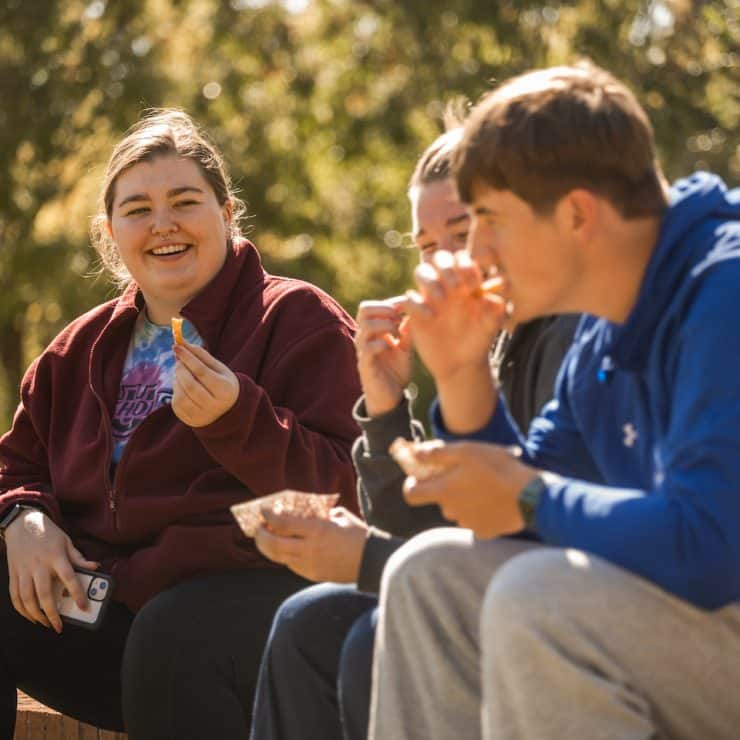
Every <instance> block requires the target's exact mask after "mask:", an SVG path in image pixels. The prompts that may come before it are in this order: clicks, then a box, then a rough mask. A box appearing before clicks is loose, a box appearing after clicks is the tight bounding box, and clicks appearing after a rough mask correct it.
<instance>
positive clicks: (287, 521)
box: [255, 507, 368, 583]
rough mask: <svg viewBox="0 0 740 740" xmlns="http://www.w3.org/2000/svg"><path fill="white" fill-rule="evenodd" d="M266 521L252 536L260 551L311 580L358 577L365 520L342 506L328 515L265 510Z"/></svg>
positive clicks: (365, 526)
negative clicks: (320, 516) (311, 515)
mask: <svg viewBox="0 0 740 740" xmlns="http://www.w3.org/2000/svg"><path fill="white" fill-rule="evenodd" d="M264 517H265V524H264V525H263V526H262V527H260V528H259V529H258V530H257V532H256V536H255V542H256V544H257V547H258V548H259V550H260V552H261V553H262V554H263V555H264V556H265V557H268V558H270V560H273V561H274V562H276V563H283V564H284V565H287V566H288V567H289V568H290V569H291V570H292V571H293V572H294V573H297V574H298V575H300V576H303V577H304V578H308V579H309V580H311V581H333V582H334V583H352V582H354V581H356V580H357V577H358V574H359V570H360V563H361V562H362V554H363V551H364V549H365V540H366V538H367V529H368V527H367V524H365V522H363V521H362V520H361V519H359V518H358V517H356V516H355V515H354V514H352V513H351V512H349V511H347V510H346V509H344V508H342V507H337V508H335V509H332V510H331V512H330V514H329V515H328V517H327V518H318V517H310V518H305V517H303V516H296V515H295V514H289V513H286V512H282V513H280V512H276V511H274V510H270V509H267V510H265V511H264Z"/></svg>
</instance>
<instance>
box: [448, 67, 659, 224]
mask: <svg viewBox="0 0 740 740" xmlns="http://www.w3.org/2000/svg"><path fill="white" fill-rule="evenodd" d="M453 177H455V180H456V184H457V189H458V192H459V195H460V198H461V200H462V201H463V202H466V203H469V202H470V201H471V200H472V188H473V185H474V183H476V182H480V183H483V184H486V185H489V186H490V187H492V188H494V189H496V190H509V191H511V192H513V193H514V194H515V195H517V196H518V197H520V198H522V200H525V201H526V202H527V203H529V205H530V206H532V208H533V209H534V210H535V212H537V213H540V214H544V213H549V212H550V211H551V210H552V208H553V207H554V206H555V204H556V203H557V202H558V201H559V200H560V199H561V198H562V197H563V196H564V195H566V194H567V193H568V192H569V191H570V190H573V189H574V188H586V189H588V190H592V191H594V192H597V193H598V194H599V195H601V196H603V197H605V198H607V199H608V200H609V201H610V202H611V203H612V205H613V206H614V207H615V208H617V210H619V212H620V213H621V214H622V216H623V217H624V218H637V217H642V216H650V215H659V214H660V213H662V212H663V211H664V210H665V208H666V206H667V202H668V201H667V192H666V186H665V180H664V178H663V175H662V173H661V169H660V165H659V164H658V161H657V158H656V154H655V142H654V137H653V129H652V126H651V125H650V121H649V120H648V117H647V114H646V113H645V111H644V110H643V109H642V107H641V106H640V104H639V103H638V102H637V99H636V98H635V96H634V95H633V94H632V92H631V91H630V90H629V89H628V88H627V87H626V86H625V85H624V84H623V83H621V82H620V81H619V80H617V79H616V78H615V77H613V76H612V75H611V74H609V73H608V72H606V71H605V70H603V69H601V68H599V67H597V66H595V65H593V64H591V63H580V64H577V65H575V66H572V67H553V68H551V69H543V70H536V71H533V72H528V73H526V74H523V75H521V76H519V77H515V78H514V79H512V80H510V81H508V82H506V83H505V84H503V85H502V86H501V87H499V88H497V89H496V90H494V91H492V92H490V93H488V95H486V97H484V98H483V100H482V101H481V102H480V103H479V104H478V105H477V106H476V107H475V108H474V109H473V111H472V112H471V114H470V116H469V118H468V121H467V123H466V125H465V132H464V135H463V140H462V142H461V143H460V145H459V146H458V147H457V149H456V152H455V161H454V163H453Z"/></svg>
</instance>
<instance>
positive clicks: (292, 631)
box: [266, 583, 368, 662]
mask: <svg viewBox="0 0 740 740" xmlns="http://www.w3.org/2000/svg"><path fill="white" fill-rule="evenodd" d="M367 599H368V597H367V596H366V595H364V594H360V593H358V592H357V591H356V590H355V588H354V586H338V585H336V584H331V583H322V584H319V585H316V586H311V587H309V588H306V589H304V590H302V591H299V592H298V593H296V594H294V595H293V596H291V597H290V598H288V599H286V600H285V601H284V602H283V604H282V605H281V606H280V608H279V609H278V611H277V613H276V615H275V619H274V621H273V624H272V630H271V632H270V637H269V639H268V642H267V648H266V650H267V653H268V655H269V659H270V660H272V661H278V662H283V661H284V660H290V659H292V658H293V657H295V656H303V657H305V656H308V655H310V654H311V653H312V652H317V651H318V652H320V653H322V652H325V651H329V652H338V651H339V650H340V649H341V645H342V643H343V642H344V639H345V637H346V635H347V632H348V630H349V629H350V628H351V626H352V624H353V623H354V620H355V619H356V617H357V615H358V614H360V613H361V612H362V610H363V609H364V608H366V607H365V606H364V604H365V601H366V600H367Z"/></svg>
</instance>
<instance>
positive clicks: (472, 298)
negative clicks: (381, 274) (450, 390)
mask: <svg viewBox="0 0 740 740" xmlns="http://www.w3.org/2000/svg"><path fill="white" fill-rule="evenodd" d="M415 279H416V285H417V290H415V291H414V290H412V291H409V292H408V293H407V297H406V302H405V304H404V305H403V310H404V311H405V313H406V315H407V316H408V319H409V324H410V327H409V328H410V331H411V336H412V337H413V343H414V346H415V348H416V350H417V352H418V353H419V356H420V358H421V360H422V361H423V362H424V364H425V365H426V366H427V368H428V369H429V372H430V373H431V374H432V375H433V376H434V379H435V382H436V383H437V385H438V386H439V384H440V383H442V382H446V381H449V380H452V379H455V378H456V377H464V376H465V374H466V372H467V371H468V369H469V368H471V367H476V368H477V367H487V362H488V353H489V351H490V348H491V346H492V345H493V342H494V341H495V339H496V336H497V335H498V333H499V332H500V331H501V328H502V326H503V322H504V319H505V316H506V312H507V302H506V298H505V293H506V284H505V281H504V280H503V279H502V278H501V277H498V276H497V277H491V278H489V279H488V280H485V281H484V280H483V275H482V274H481V271H480V268H479V267H478V266H477V265H476V264H475V263H474V262H473V261H472V260H471V259H470V257H469V256H468V255H467V253H466V252H456V253H455V254H451V253H450V252H444V251H440V252H437V253H436V254H435V255H434V258H433V261H432V262H431V263H430V262H425V263H423V264H421V265H419V266H418V267H417V268H416V271H415Z"/></svg>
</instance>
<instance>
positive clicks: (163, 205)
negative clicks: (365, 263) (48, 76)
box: [0, 110, 360, 740]
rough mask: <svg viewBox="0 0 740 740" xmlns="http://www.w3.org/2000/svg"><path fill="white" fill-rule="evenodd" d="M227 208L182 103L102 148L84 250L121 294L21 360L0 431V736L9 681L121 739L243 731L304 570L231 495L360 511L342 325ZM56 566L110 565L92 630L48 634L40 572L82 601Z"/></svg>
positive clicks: (346, 337)
mask: <svg viewBox="0 0 740 740" xmlns="http://www.w3.org/2000/svg"><path fill="white" fill-rule="evenodd" d="M243 209H244V208H243V204H242V203H241V202H240V201H239V200H238V199H237V198H236V197H235V196H234V193H233V190H232V188H231V184H230V181H229V178H228V175H227V174H226V171H225V168H224V165H223V162H222V160H221V157H220V155H219V153H218V152H217V150H216V149H215V148H214V147H213V145H212V144H210V142H209V141H208V140H207V138H206V136H205V135H204V134H203V133H202V132H201V131H200V130H199V129H198V128H197V127H196V126H195V124H194V123H193V121H192V120H191V119H190V118H189V117H188V116H187V115H186V114H185V113H182V112H180V111H171V110H164V111H154V112H152V113H151V114H148V115H146V116H145V117H144V118H143V119H142V120H141V121H139V122H138V123H137V124H136V125H135V126H134V127H133V128H132V129H131V130H130V131H129V132H128V133H127V134H126V136H125V137H124V138H123V140H122V141H121V142H120V143H119V145H118V146H117V147H116V149H115V150H114V152H113V155H112V157H111V159H110V162H109V164H108V169H107V173H106V176H105V180H104V183H103V188H102V194H101V204H100V213H99V215H98V216H97V217H96V219H95V221H94V228H93V242H94V245H95V247H96V248H97V249H98V252H99V254H100V256H101V259H102V261H103V264H104V265H105V266H106V267H107V268H108V270H109V271H110V272H111V274H112V275H113V277H114V279H115V281H116V282H117V283H118V284H119V285H120V286H121V287H122V289H123V291H122V294H121V295H120V296H119V297H118V298H116V299H114V300H112V301H109V302H108V303H106V304H103V305H102V306H98V307H97V308H94V309H93V310H92V311H89V312H88V313H86V314H85V315H83V316H81V317H79V318H78V319H76V320H75V321H73V322H72V323H71V324H70V325H69V326H68V327H67V328H66V329H64V330H63V331H62V333H61V334H60V335H59V336H58V337H57V338H56V339H55V340H54V341H53V342H52V343H51V345H50V346H49V347H48V348H47V350H46V351H45V352H44V353H43V354H42V355H41V356H40V357H39V358H38V359H37V360H36V361H35V362H34V363H33V364H32V365H31V367H30V368H29V370H28V372H27V373H26V376H25V378H24V380H23V384H22V387H21V395H22V403H21V406H20V408H19V411H18V413H17V414H16V418H15V421H14V424H13V428H12V429H11V431H10V432H9V433H8V434H7V435H5V436H4V437H3V438H2V439H0V533H1V534H2V535H3V537H4V539H5V544H6V553H7V574H8V583H9V588H8V590H7V591H5V590H4V589H0V655H1V656H2V657H1V658H0V737H11V736H12V734H13V722H14V712H13V711H11V708H12V707H13V701H14V700H13V697H14V696H15V692H16V687H20V688H22V689H23V690H24V691H25V692H26V693H28V694H30V695H32V696H36V697H39V698H41V699H42V700H43V701H44V702H46V703H48V704H50V705H53V706H55V707H56V708H58V709H60V710H62V711H63V712H64V713H66V714H68V715H71V716H73V717H76V718H78V719H80V720H83V721H85V722H88V723H90V724H96V725H99V726H102V727H105V728H109V729H114V730H122V729H124V728H125V729H126V730H127V731H128V733H129V736H130V737H131V738H132V740H138V739H140V738H163V737H186V736H187V737H219V738H224V739H228V738H232V737H233V738H237V737H239V738H242V737H246V736H247V734H248V728H249V724H250V714H251V704H252V693H253V691H254V686H255V683H256V676H257V668H258V663H259V658H260V655H261V653H262V649H263V646H264V642H265V640H266V637H267V632H268V630H269V627H270V622H271V620H272V616H273V614H274V612H275V610H276V608H277V607H278V605H279V604H280V603H281V602H282V600H283V599H284V598H285V597H286V596H288V595H289V594H290V593H292V592H293V591H295V590H297V589H298V588H300V587H301V586H302V585H303V584H304V583H305V581H303V580H302V579H301V578H299V577H298V576H296V575H294V574H292V573H290V572H288V571H287V570H283V569H279V568H275V567H274V566H272V567H268V564H267V562H266V561H265V560H264V558H263V557H262V556H261V555H260V554H259V552H258V551H257V550H256V548H255V547H254V542H253V540H247V539H246V538H244V537H242V536H241V534H240V533H239V530H238V527H237V525H236V523H235V522H234V521H233V520H232V518H231V516H230V514H229V507H230V506H231V505H232V504H234V503H236V502H239V501H242V500H244V499H248V498H251V497H255V496H262V495H265V494H268V493H272V492H274V491H277V490H280V489H283V488H296V489H300V490H310V491H316V492H327V493H328V492H336V491H339V492H340V494H341V501H342V503H344V504H345V505H346V506H349V507H350V508H355V507H356V503H355V502H356V498H355V493H354V483H355V480H354V472H353V469H352V463H351V459H350V446H351V443H352V441H353V439H354V437H355V436H356V433H357V429H356V427H355V424H354V422H353V420H352V416H351V407H352V404H353V403H354V401H355V400H356V398H357V396H358V395H359V392H360V391H359V383H358V379H357V376H356V370H355V359H354V346H353V333H354V324H353V322H352V320H351V319H350V318H349V317H348V316H347V315H346V313H345V312H344V311H343V310H342V309H341V308H340V307H339V306H338V305H337V304H336V303H335V302H334V301H333V300H332V299H331V298H330V297H329V296H327V295H326V294H325V293H323V292H322V291H320V290H319V289H318V288H316V287H315V286H312V285H309V284H307V283H303V282H300V281H297V280H289V279H286V278H281V277H275V276H272V275H269V274H267V273H266V272H265V271H264V269H263V268H262V265H261V263H260V258H259V254H258V252H257V249H256V248H255V246H254V245H253V244H251V243H250V242H249V241H247V240H246V239H244V238H243V237H242V236H241V234H240V231H239V216H240V214H241V213H242V212H243ZM173 318H176V319H181V320H182V325H181V328H182V336H183V340H184V341H183V343H182V344H180V343H179V342H178V343H176V344H175V345H173V334H172V331H171V320H172V319H173ZM4 567H5V564H4V563H3V565H2V568H4ZM74 568H87V569H99V570H100V572H102V573H106V574H109V575H111V576H112V578H113V582H114V584H115V585H114V592H113V603H112V604H111V607H110V608H109V610H108V611H107V614H106V617H105V619H104V621H103V623H102V625H101V626H100V627H99V629H98V631H97V633H88V632H84V631H81V630H79V628H77V627H74V626H72V625H70V624H67V625H66V626H64V629H62V626H63V625H62V621H61V619H62V618H61V617H60V614H59V611H58V608H57V604H56V602H55V600H54V599H53V598H52V596H51V594H52V592H53V590H54V586H55V583H57V582H62V583H63V584H64V586H66V587H67V589H68V590H69V592H70V593H71V594H72V595H73V596H74V597H75V598H76V600H77V602H78V605H79V606H80V607H82V606H84V604H85V601H86V599H85V595H84V594H83V593H82V592H81V591H80V587H79V584H78V582H77V580H76V578H75V576H74V572H73V569H74ZM43 628H46V629H43ZM55 633H57V634H55Z"/></svg>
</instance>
